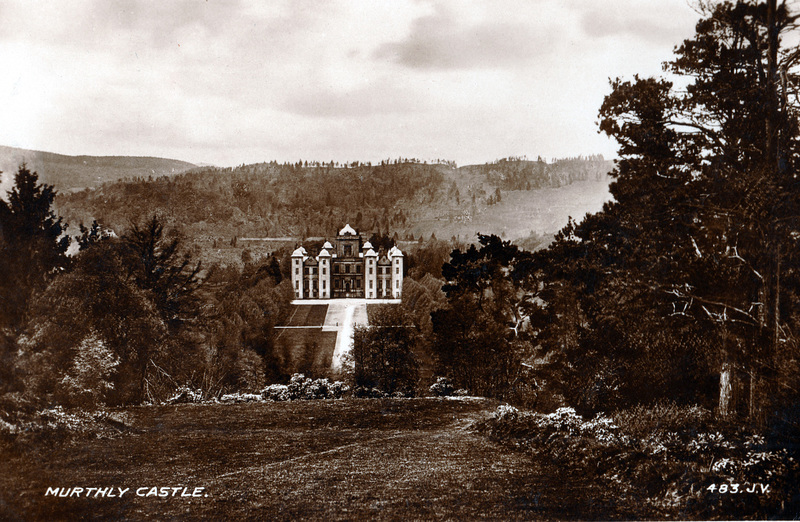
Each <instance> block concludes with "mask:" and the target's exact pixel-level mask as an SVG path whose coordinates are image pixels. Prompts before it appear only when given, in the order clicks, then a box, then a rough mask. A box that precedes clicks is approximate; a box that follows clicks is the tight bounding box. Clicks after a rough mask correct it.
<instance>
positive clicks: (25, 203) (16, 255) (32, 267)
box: [0, 163, 70, 331]
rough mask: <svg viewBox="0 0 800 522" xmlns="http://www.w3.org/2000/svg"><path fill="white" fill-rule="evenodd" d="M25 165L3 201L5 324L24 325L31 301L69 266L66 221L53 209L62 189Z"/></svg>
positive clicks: (0, 271)
mask: <svg viewBox="0 0 800 522" xmlns="http://www.w3.org/2000/svg"><path fill="white" fill-rule="evenodd" d="M38 180H39V176H38V175H37V173H36V172H31V171H30V170H28V168H27V166H26V165H25V164H24V163H23V164H22V165H20V167H19V170H18V171H17V173H16V175H15V176H14V187H13V188H12V190H11V192H10V193H9V194H8V201H6V200H4V199H0V302H2V303H3V306H2V307H0V328H11V329H14V331H16V329H18V328H20V327H21V325H22V323H23V321H24V317H25V313H26V311H27V306H28V304H29V301H30V299H31V297H32V295H34V294H35V293H37V292H40V291H42V290H43V289H44V288H45V287H46V285H47V283H48V282H49V281H50V280H51V279H52V277H53V276H55V275H56V274H57V273H58V272H59V271H61V270H63V269H64V268H66V267H67V265H68V258H67V256H66V251H67V248H68V247H69V242H70V239H69V236H66V235H63V232H64V230H65V229H66V227H67V226H66V224H65V223H63V222H62V220H61V218H59V217H56V215H55V213H54V212H53V210H52V205H53V200H54V199H55V197H56V192H55V190H53V187H52V186H51V185H42V184H39V182H38Z"/></svg>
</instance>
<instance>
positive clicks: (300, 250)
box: [292, 247, 306, 257]
mask: <svg viewBox="0 0 800 522" xmlns="http://www.w3.org/2000/svg"><path fill="white" fill-rule="evenodd" d="M304 255H306V249H305V248H303V247H299V248H297V249H296V250H295V251H294V252H292V257H303V256H304Z"/></svg>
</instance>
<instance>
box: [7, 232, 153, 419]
mask: <svg viewBox="0 0 800 522" xmlns="http://www.w3.org/2000/svg"><path fill="white" fill-rule="evenodd" d="M125 259H126V255H125V252H124V249H123V247H122V245H120V244H119V242H118V241H113V240H109V241H103V242H101V243H98V244H96V246H94V247H92V248H89V249H86V250H84V251H82V252H81V253H80V254H79V255H78V256H77V258H76V260H75V265H74V267H73V269H72V270H71V271H70V272H69V273H67V274H64V275H61V276H60V277H58V278H57V279H55V280H54V281H53V282H52V284H50V285H49V286H48V288H47V290H46V291H45V292H43V293H41V294H40V295H39V296H38V298H37V299H36V300H35V302H34V303H33V305H32V307H31V309H32V314H31V320H30V322H29V324H28V332H29V333H28V335H27V336H26V338H24V339H23V340H22V342H21V343H20V344H21V346H22V348H23V351H24V355H23V359H24V366H25V368H26V373H27V376H26V378H27V380H28V391H29V392H31V393H33V394H35V395H37V396H38V397H48V398H50V399H51V400H52V401H55V402H60V403H62V404H64V403H66V404H73V405H82V406H87V405H89V404H87V402H86V401H87V400H89V399H90V402H92V403H104V402H112V403H138V402H141V401H143V400H145V399H146V398H147V396H148V393H149V383H150V381H151V380H152V379H151V376H152V375H153V372H155V367H156V365H159V364H163V363H161V359H162V357H163V355H164V354H163V353H162V352H163V350H162V349H161V347H162V346H163V345H164V342H163V341H164V340H165V336H166V328H165V324H164V322H163V321H162V319H161V317H160V315H159V313H158V310H157V309H156V307H155V306H154V304H153V303H152V302H151V300H150V299H149V297H148V294H147V293H146V292H145V291H144V290H142V289H141V288H139V287H138V286H137V285H136V284H135V283H134V281H133V280H131V279H129V278H128V276H127V267H126V265H125ZM92 383H94V385H93V386H90V384H92ZM81 390H83V392H82V391H81ZM84 395H85V397H84Z"/></svg>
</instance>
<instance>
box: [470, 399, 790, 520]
mask: <svg viewBox="0 0 800 522" xmlns="http://www.w3.org/2000/svg"><path fill="white" fill-rule="evenodd" d="M653 409H654V410H655V411H654V412H653V411H651V412H648V411H644V409H642V408H638V410H639V411H640V412H641V414H642V415H641V417H640V418H633V416H632V415H631V414H630V412H623V414H620V415H616V416H615V417H616V420H615V419H614V418H611V417H608V416H605V415H603V414H598V415H596V416H595V417H594V418H593V419H589V420H584V419H583V418H582V417H581V416H580V415H578V414H577V413H576V412H575V410H574V409H572V408H559V409H558V410H556V411H555V412H554V413H550V414H542V413H534V412H528V411H520V410H518V409H516V408H514V407H512V406H507V405H502V406H500V407H499V408H497V410H496V411H495V413H494V414H493V415H492V417H491V418H489V419H488V420H487V421H484V422H483V423H481V424H479V425H478V426H477V427H478V429H479V430H482V431H484V432H487V433H488V435H489V436H490V437H492V438H493V439H495V440H498V441H501V442H505V443H510V444H513V445H514V446H516V447H519V448H522V449H527V450H530V451H532V452H534V453H536V454H540V453H544V454H547V455H548V456H549V457H550V458H551V459H553V460H555V461H556V462H559V463H560V464H561V465H563V466H565V467H573V468H575V467H577V468H581V471H582V472H583V473H585V474H589V475H590V476H594V477H596V479H597V480H599V481H601V482H602V483H604V484H605V488H604V491H606V492H607V494H608V495H609V499H610V500H609V501H610V502H613V499H614V498H622V497H628V498H630V497H632V496H635V497H638V498H642V499H644V502H642V503H641V509H642V510H643V511H642V512H641V513H639V514H638V517H645V518H666V517H670V516H676V515H679V518H720V517H722V518H728V517H732V518H743V517H750V516H753V515H756V514H762V515H763V514H765V513H778V514H780V513H781V511H780V510H781V509H782V507H781V506H782V502H783V501H784V500H785V499H786V498H791V497H790V496H789V495H790V492H792V493H794V494H795V495H796V494H798V493H800V492H798V491H797V490H798V477H799V476H800V466H798V462H797V461H796V459H795V457H794V456H793V455H792V453H790V451H789V450H787V449H786V448H785V447H775V446H770V445H769V444H768V442H767V441H766V440H765V439H764V437H761V436H759V435H746V434H743V433H742V432H740V431H739V432H732V433H726V434H723V433H720V432H719V431H699V430H698V429H697V427H698V426H701V427H706V426H707V424H708V423H709V422H710V419H709V415H708V412H707V410H703V409H702V408H699V407H696V406H689V407H677V406H663V405H659V406H656V407H654V408H653ZM665 410H666V414H665V415H664V417H663V418H661V419H658V412H659V411H662V412H664V411H665ZM618 419H621V420H622V421H623V423H624V424H623V423H620V422H618ZM631 419H633V420H632V421H631ZM621 424H622V425H621ZM720 484H739V485H740V487H741V488H742V489H743V490H744V489H745V488H746V487H747V486H748V485H752V484H764V485H769V488H768V491H765V492H764V493H762V494H759V495H757V496H756V495H754V494H752V493H751V494H749V496H744V495H739V496H731V495H728V496H725V495H720V494H719V493H714V488H713V487H712V486H718V485H720ZM715 495H716V496H715Z"/></svg>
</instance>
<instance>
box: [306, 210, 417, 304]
mask: <svg viewBox="0 0 800 522" xmlns="http://www.w3.org/2000/svg"><path fill="white" fill-rule="evenodd" d="M335 241H336V247H335V248H334V247H333V245H331V244H330V242H328V241H326V242H325V244H324V245H322V249H321V250H320V252H319V254H318V255H317V256H316V257H314V256H310V255H308V252H306V249H305V248H303V247H302V246H301V247H299V248H298V249H297V250H295V251H294V252H293V253H292V286H293V287H294V295H295V297H296V298H297V299H342V298H348V297H356V298H366V299H400V297H401V296H402V293H403V253H402V252H401V251H400V249H398V248H397V246H393V247H392V248H391V249H389V251H388V252H386V253H383V252H381V253H377V252H375V250H373V247H372V245H371V244H370V242H369V241H367V242H365V243H363V244H362V243H361V236H360V235H359V234H358V232H356V231H355V230H354V229H353V228H352V227H351V226H350V225H345V227H344V228H343V229H341V230H340V231H339V235H338V236H336V239H335Z"/></svg>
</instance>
